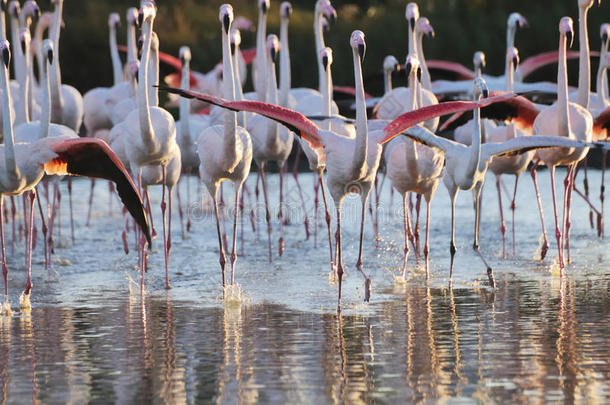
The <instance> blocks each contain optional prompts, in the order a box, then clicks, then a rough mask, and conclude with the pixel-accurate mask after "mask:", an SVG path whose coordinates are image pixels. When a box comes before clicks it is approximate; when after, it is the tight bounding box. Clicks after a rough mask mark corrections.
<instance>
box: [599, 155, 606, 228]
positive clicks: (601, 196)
mask: <svg viewBox="0 0 610 405" xmlns="http://www.w3.org/2000/svg"><path fill="white" fill-rule="evenodd" d="M607 157H608V151H607V150H605V149H604V150H602V181H601V184H600V186H599V201H600V205H601V207H600V211H601V218H600V220H599V221H598V224H597V236H598V237H600V238H603V237H604V192H605V191H606V185H605V177H606V159H607Z"/></svg>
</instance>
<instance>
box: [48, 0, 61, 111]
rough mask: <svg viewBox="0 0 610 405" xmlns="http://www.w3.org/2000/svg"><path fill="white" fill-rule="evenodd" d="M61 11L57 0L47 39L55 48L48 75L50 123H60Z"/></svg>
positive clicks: (59, 2)
mask: <svg viewBox="0 0 610 405" xmlns="http://www.w3.org/2000/svg"><path fill="white" fill-rule="evenodd" d="M62 9H63V0H58V1H57V2H56V3H55V10H54V12H53V24H51V30H50V32H49V38H50V39H51V40H52V41H53V45H54V47H55V49H54V54H55V58H54V59H53V64H52V66H51V68H52V72H51V75H50V80H51V121H52V122H55V123H61V122H62V115H63V108H64V100H63V96H62V94H61V72H60V67H59V32H60V29H61V16H62Z"/></svg>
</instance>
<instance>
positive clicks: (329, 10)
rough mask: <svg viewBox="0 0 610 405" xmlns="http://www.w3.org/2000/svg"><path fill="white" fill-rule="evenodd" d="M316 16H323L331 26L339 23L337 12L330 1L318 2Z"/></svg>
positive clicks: (321, 0)
mask: <svg viewBox="0 0 610 405" xmlns="http://www.w3.org/2000/svg"><path fill="white" fill-rule="evenodd" d="M315 14H316V15H319V14H323V15H324V17H326V19H327V20H328V21H329V22H330V24H331V25H332V24H334V23H335V22H336V21H337V11H336V10H335V8H334V7H333V6H332V5H331V4H330V1H329V0H318V1H317V2H316V8H315Z"/></svg>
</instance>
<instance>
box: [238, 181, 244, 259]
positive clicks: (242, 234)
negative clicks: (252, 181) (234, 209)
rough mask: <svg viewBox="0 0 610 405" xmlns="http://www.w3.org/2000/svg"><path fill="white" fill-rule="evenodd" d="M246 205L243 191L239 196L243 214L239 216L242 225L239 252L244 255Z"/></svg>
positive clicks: (240, 208)
mask: <svg viewBox="0 0 610 405" xmlns="http://www.w3.org/2000/svg"><path fill="white" fill-rule="evenodd" d="M242 187H243V183H242ZM244 206H245V205H244V193H241V195H240V196H239V211H240V212H241V215H240V216H239V220H240V227H241V229H240V233H241V235H240V236H241V237H240V246H239V254H240V255H242V256H243V254H244Z"/></svg>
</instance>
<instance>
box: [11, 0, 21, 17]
mask: <svg viewBox="0 0 610 405" xmlns="http://www.w3.org/2000/svg"><path fill="white" fill-rule="evenodd" d="M20 12H21V10H19V3H17V7H14V8H13V17H14V18H19V13H20Z"/></svg>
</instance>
